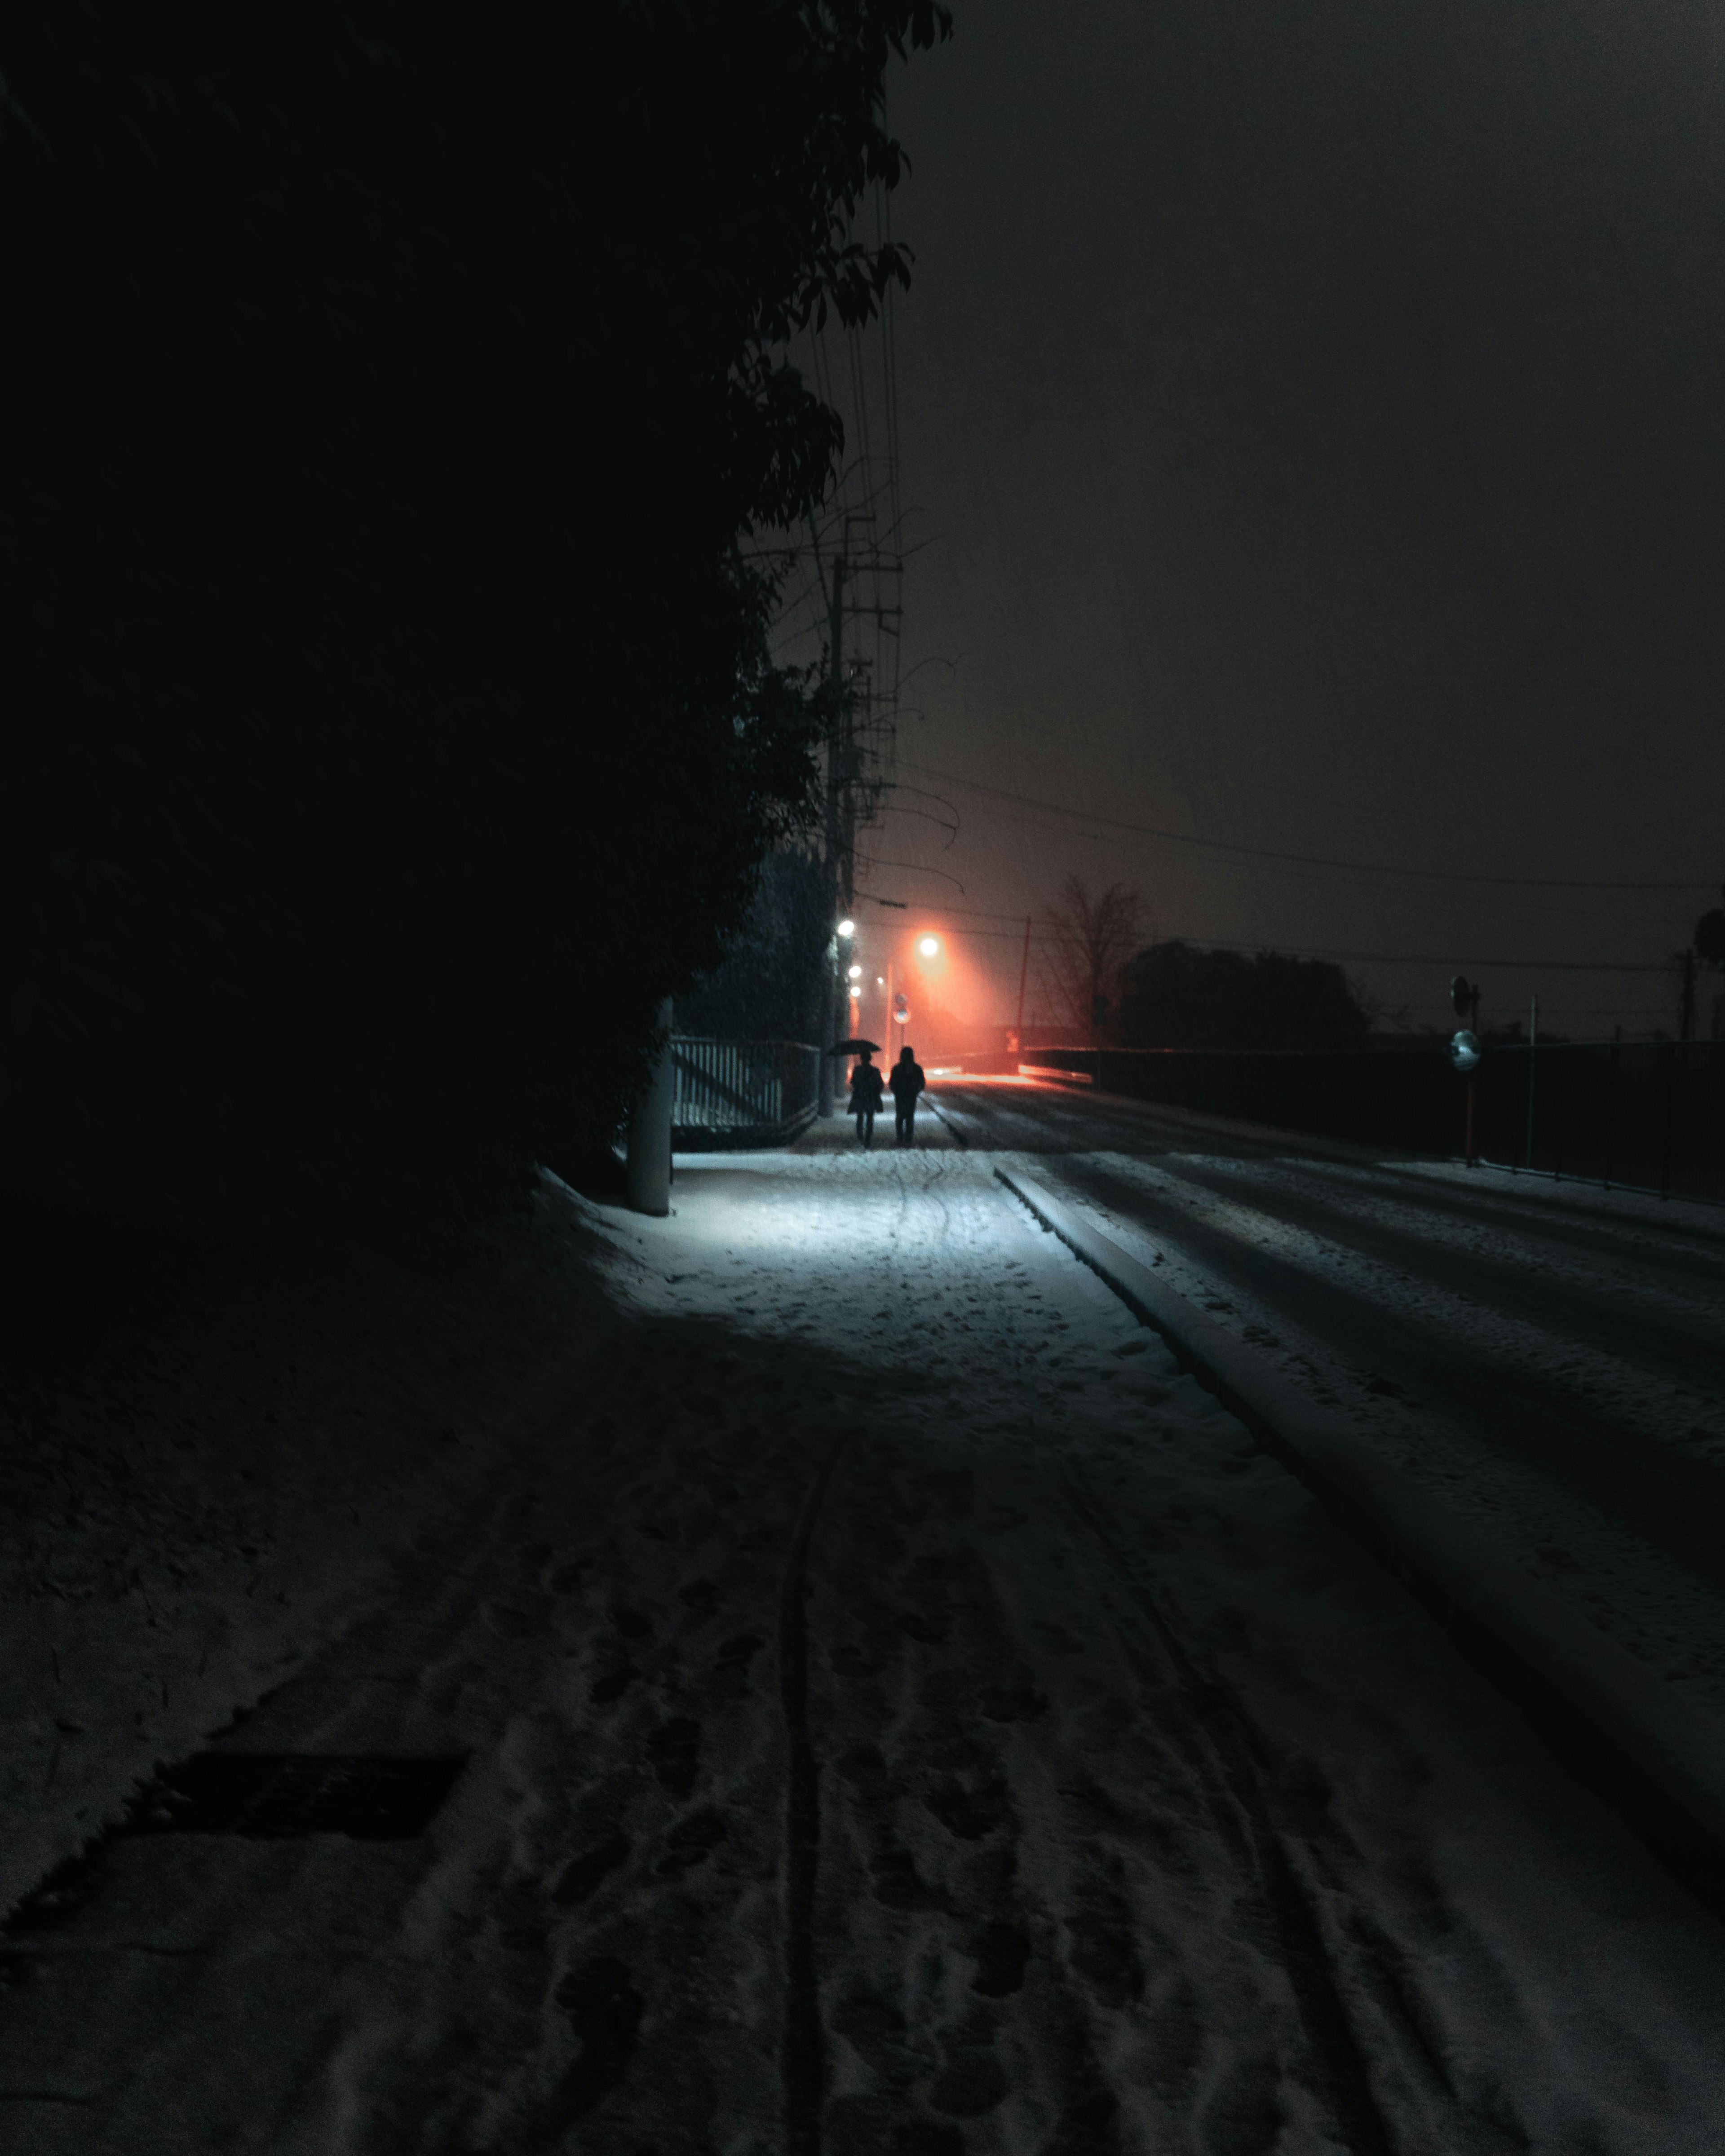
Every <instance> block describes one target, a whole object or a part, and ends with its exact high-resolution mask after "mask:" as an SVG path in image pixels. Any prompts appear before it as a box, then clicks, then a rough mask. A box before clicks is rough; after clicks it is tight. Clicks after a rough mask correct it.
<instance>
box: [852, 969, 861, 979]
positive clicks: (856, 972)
mask: <svg viewBox="0 0 1725 2156" xmlns="http://www.w3.org/2000/svg"><path fill="white" fill-rule="evenodd" d="M850 978H851V979H852V980H853V981H860V979H861V978H862V968H861V967H860V966H853V967H852V968H851V969H850Z"/></svg>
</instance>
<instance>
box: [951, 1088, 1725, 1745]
mask: <svg viewBox="0 0 1725 2156" xmlns="http://www.w3.org/2000/svg"><path fill="white" fill-rule="evenodd" d="M940 1097H941V1100H942V1106H943V1111H944V1112H945V1113H946V1114H947V1116H948V1117H949V1119H950V1121H951V1122H952V1126H953V1127H954V1128H955V1129H956V1130H957V1131H958V1132H962V1133H963V1134H964V1135H966V1136H967V1137H968V1138H969V1139H970V1140H971V1142H973V1144H975V1145H978V1146H979V1147H980V1146H984V1145H989V1146H997V1147H1011V1148H1014V1149H1022V1150H1024V1151H1026V1152H1028V1151H1030V1150H1035V1152H1036V1153H1037V1160H1036V1168H1037V1173H1039V1174H1040V1175H1041V1176H1042V1177H1043V1178H1044V1179H1045V1181H1047V1182H1048V1183H1050V1187H1052V1188H1056V1189H1058V1190H1060V1191H1062V1192H1064V1193H1065V1194H1066V1195H1067V1196H1069V1197H1070V1198H1072V1199H1076V1200H1077V1201H1078V1202H1079V1203H1080V1204H1081V1205H1082V1206H1083V1207H1085V1208H1086V1209H1087V1210H1088V1211H1089V1212H1090V1213H1091V1214H1092V1215H1093V1217H1094V1218H1095V1219H1096V1220H1097V1221H1098V1222H1100V1223H1102V1224H1106V1227H1107V1228H1108V1230H1109V1232H1110V1233H1111V1234H1112V1235H1115V1236H1116V1238H1117V1240H1119V1241H1120V1242H1121V1243H1122V1245H1124V1246H1125V1247H1127V1249H1129V1250H1132V1252H1133V1254H1134V1255H1137V1256H1139V1257H1140V1258H1142V1259H1143V1260H1145V1261H1147V1262H1153V1263H1154V1264H1155V1265H1157V1268H1158V1271H1159V1272H1160V1273H1161V1274H1162V1276H1163V1277H1164V1278H1166V1279H1167V1280H1168V1283H1169V1285H1170V1286H1172V1287H1173V1288H1175V1289H1176V1290H1177V1291H1179V1292H1180V1293H1182V1294H1183V1295H1185V1296H1188V1297H1189V1298H1190V1299H1191V1300H1192V1301H1194V1302H1195V1303H1196V1304H1198V1305H1199V1306H1200V1307H1202V1308H1203V1309H1204V1311H1206V1312H1208V1313H1209V1315H1210V1316H1211V1317H1214V1319H1215V1321H1216V1322H1218V1323H1219V1324H1220V1325H1222V1326H1223V1327H1225V1328H1227V1329H1228V1330H1230V1331H1231V1332H1235V1333H1236V1334H1237V1335H1238V1336H1239V1337H1240V1338H1241V1339H1242V1340H1244V1341H1245V1342H1247V1343H1249V1344H1250V1346H1251V1347H1254V1348H1255V1349H1256V1350H1257V1351H1258V1352H1259V1353H1260V1354H1262V1355H1264V1356H1265V1357H1266V1358H1268V1359H1269V1360H1270V1361H1271V1363H1274V1364H1275V1365H1276V1368H1278V1369H1279V1370H1280V1371H1281V1373H1282V1374H1283V1375H1285V1376H1286V1377H1287V1378H1290V1379H1291V1380H1292V1381H1293V1382H1294V1383H1296V1384H1298V1385H1300V1386H1301V1387H1302V1388H1303V1389H1306V1390H1307V1391H1308V1392H1309V1393H1310V1394H1312V1396H1313V1397H1314V1398H1315V1399H1318V1400H1319V1401H1321V1402H1322V1404H1324V1406H1325V1407H1326V1409H1328V1410H1329V1411H1330V1412H1332V1413H1334V1414H1337V1415H1339V1416H1342V1417H1343V1418H1345V1419H1347V1421H1348V1423H1349V1424H1352V1425H1353V1427H1354V1428H1355V1429H1356V1430H1358V1431H1360V1432H1361V1433H1362V1434H1364V1435H1368V1436H1369V1438H1370V1440H1371V1441H1372V1442H1373V1445H1376V1446H1377V1447H1378V1448H1379V1449H1380V1450H1382V1452H1383V1454H1384V1456H1385V1458H1386V1459H1388V1460H1392V1461H1394V1463H1395V1464H1396V1465H1397V1466H1399V1467H1400V1468H1401V1469H1402V1470H1403V1471H1404V1472H1406V1473H1407V1474H1409V1476H1412V1477H1414V1479H1415V1480H1416V1481H1423V1482H1425V1483H1427V1484H1428V1485H1429V1486H1430V1487H1431V1488H1432V1489H1433V1490H1434V1491H1435V1492H1436V1493H1438V1494H1440V1495H1441V1496H1442V1497H1443V1498H1444V1500H1445V1502H1446V1503H1447V1504H1449V1505H1450V1506H1452V1507H1455V1508H1456V1509H1458V1510H1460V1511H1461V1512H1464V1513H1467V1514H1469V1515H1471V1516H1472V1517H1476V1518H1479V1519H1481V1520H1488V1521H1489V1522H1491V1526H1492V1527H1493V1528H1494V1530H1495V1531H1496V1532H1497V1534H1498V1535H1500V1536H1501V1537H1503V1538H1504V1539H1505V1540H1506V1541H1507V1543H1509V1545H1510V1546H1511V1548H1512V1549H1513V1550H1514V1551H1515V1553H1516V1554H1517V1557H1518V1558H1519V1559H1520V1561H1521V1562H1522V1564H1523V1565H1524V1566H1525V1568H1527V1570H1528V1571H1529V1572H1530V1573H1533V1574H1534V1575H1535V1576H1537V1577H1539V1578H1543V1579H1545V1580H1547V1581H1548V1583H1549V1584H1550V1585H1551V1586H1552V1587H1553V1589H1555V1590H1556V1591H1557V1592H1558V1593H1559V1594H1563V1595H1564V1596H1565V1597H1567V1598H1568V1599H1571V1600H1573V1601H1574V1602H1575V1603H1576V1604H1577V1605H1578V1606H1579V1608H1580V1609H1582V1610H1583V1612H1584V1614H1586V1615H1587V1617H1588V1618H1589V1620H1590V1621H1592V1622H1593V1623H1594V1624H1596V1625H1599V1626H1600V1627H1602V1629H1604V1630H1606V1631H1608V1632H1609V1633H1610V1634H1611V1635H1613V1636H1614V1637H1615V1638H1616V1639H1618V1640H1620V1642H1621V1643H1622V1644H1623V1645H1625V1646H1626V1647H1628V1648H1629V1649H1630V1651H1631V1652H1633V1653H1634V1654H1635V1655H1637V1656H1638V1657H1639V1658H1640V1659H1641V1660H1642V1661H1645V1662H1648V1663H1649V1664H1651V1666H1654V1667H1655V1668H1656V1669H1657V1670H1658V1671H1660V1672H1661V1675H1662V1676H1666V1677H1667V1678H1669V1679H1670V1680H1671V1681H1673V1682H1675V1683H1678V1684H1681V1685H1682V1686H1685V1687H1686V1689H1688V1690H1690V1691H1692V1693H1693V1696H1694V1697H1696V1698H1697V1699H1698V1700H1703V1701H1706V1702H1707V1703H1708V1704H1709V1706H1710V1707H1712V1708H1713V1709H1714V1710H1715V1711H1720V1710H1725V1214H1720V1213H1717V1211H1704V1210H1703V1209H1701V1208H1698V1207H1696V1206H1692V1205H1681V1204H1674V1205H1669V1206H1665V1207H1661V1205H1660V1204H1659V1203H1658V1201H1657V1200H1656V1199H1645V1198H1640V1197H1636V1196H1635V1195H1633V1194H1631V1193H1600V1192H1598V1191H1593V1190H1585V1191H1584V1190H1579V1189H1577V1188H1575V1187H1574V1186H1573V1185H1570V1186H1555V1185H1553V1184H1552V1183H1549V1182H1544V1181H1532V1180H1530V1179H1529V1178H1513V1177H1510V1176H1507V1175H1505V1174H1503V1173H1497V1172H1491V1171H1486V1170H1476V1171H1475V1172H1474V1173H1472V1174H1469V1173H1468V1172H1467V1171H1466V1170H1465V1169H1461V1168H1446V1167H1444V1166H1441V1165H1440V1164H1437V1163H1432V1164H1430V1165H1429V1166H1421V1165H1420V1164H1418V1163H1410V1162H1406V1161H1404V1162H1399V1163H1394V1162H1384V1163H1372V1162H1370V1161H1368V1160H1366V1159H1364V1158H1359V1159H1350V1158H1343V1157H1340V1149H1339V1148H1337V1149H1332V1152H1331V1156H1330V1157H1324V1155H1323V1153H1322V1151H1320V1150H1314V1149H1302V1148H1300V1147H1297V1146H1296V1145H1295V1144H1294V1143H1293V1142H1291V1141H1286V1140H1284V1141H1281V1142H1253V1141H1251V1140H1249V1139H1246V1138H1244V1137H1238V1136H1234V1137H1230V1136H1228V1135H1226V1134H1225V1133H1224V1132H1220V1131H1209V1132H1206V1131H1204V1130H1201V1129H1199V1128H1196V1127H1194V1124H1193V1123H1192V1122H1189V1121H1187V1122H1179V1121H1177V1120H1175V1119H1172V1118H1168V1117H1161V1118H1158V1116H1155V1115H1153V1114H1149V1113H1146V1112H1143V1111H1121V1110H1119V1109H1118V1108H1116V1107H1114V1106H1111V1104H1110V1103H1107V1102H1106V1101H1094V1102H1092V1101H1086V1100H1082V1099H1080V1100H1074V1099H1072V1098H1071V1097H1070V1096H1069V1095H1066V1094H1064V1093H1062V1092H1060V1091H1058V1090H1056V1089H1055V1088H1051V1087H1038V1088H1012V1089H999V1088H992V1089H990V1088H984V1087H982V1086H971V1087H968V1088H965V1087H959V1086H954V1087H947V1088H943V1089H942V1093H941V1096H940Z"/></svg>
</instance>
